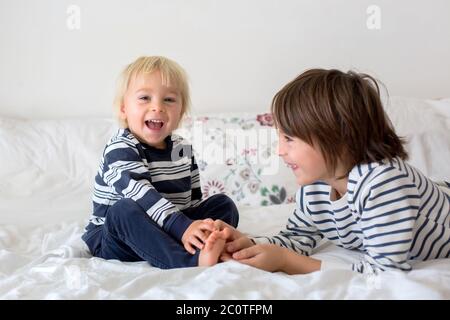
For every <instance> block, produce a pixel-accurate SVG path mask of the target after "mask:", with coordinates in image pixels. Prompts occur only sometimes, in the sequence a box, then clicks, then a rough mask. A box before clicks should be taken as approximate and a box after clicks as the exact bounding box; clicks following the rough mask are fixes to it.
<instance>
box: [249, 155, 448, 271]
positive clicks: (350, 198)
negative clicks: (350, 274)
mask: <svg viewBox="0 0 450 320" xmlns="http://www.w3.org/2000/svg"><path fill="white" fill-rule="evenodd" d="M448 187H449V185H446V184H445V183H444V184H443V185H440V184H437V183H435V182H433V181H431V180H430V179H428V178H427V177H425V176H424V175H423V174H422V173H421V172H420V171H419V170H417V169H416V168H414V167H412V166H411V165H409V164H407V163H405V162H404V161H402V160H401V159H397V158H396V159H393V160H387V161H382V162H379V163H369V164H361V165H357V166H356V167H354V168H353V169H352V170H351V172H350V174H349V178H348V186H347V193H346V194H345V195H344V196H343V197H342V198H340V199H338V200H337V201H331V200H330V191H331V187H330V186H328V185H327V184H325V183H321V182H318V183H315V184H312V185H307V186H303V187H301V188H300V189H299V191H298V192H297V195H296V209H295V211H294V213H293V215H292V216H291V217H290V218H289V220H288V223H287V226H286V229H285V230H283V231H281V232H280V233H279V234H278V235H276V236H273V237H256V238H254V240H255V242H257V243H275V244H278V245H280V246H283V247H286V248H290V249H293V250H294V251H296V252H298V253H300V254H303V255H309V254H311V252H312V249H313V248H314V247H316V245H317V244H318V242H319V241H320V240H321V239H323V238H324V237H325V238H327V239H328V240H329V241H331V242H332V243H334V244H336V245H338V246H340V247H343V248H346V249H356V250H359V251H360V252H362V253H363V256H364V258H363V259H362V260H361V261H360V262H359V263H355V264H352V265H342V264H341V265H339V263H338V264H336V263H334V267H339V268H348V269H352V270H354V271H358V272H361V273H374V272H378V271H379V270H381V271H383V270H389V269H391V270H392V269H396V270H405V271H408V270H411V268H412V267H411V260H419V261H422V260H429V259H438V258H449V256H450V189H449V188H448ZM326 265H327V262H326V261H322V268H323V269H324V268H325V266H326ZM329 265H333V263H330V264H329Z"/></svg>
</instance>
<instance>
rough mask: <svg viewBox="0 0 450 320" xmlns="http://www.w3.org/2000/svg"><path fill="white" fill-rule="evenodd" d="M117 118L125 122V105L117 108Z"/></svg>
mask: <svg viewBox="0 0 450 320" xmlns="http://www.w3.org/2000/svg"><path fill="white" fill-rule="evenodd" d="M119 117H120V119H122V120H126V119H127V115H126V113H125V105H124V104H122V105H120V108H119Z"/></svg>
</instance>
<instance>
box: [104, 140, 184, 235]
mask: <svg viewBox="0 0 450 320" xmlns="http://www.w3.org/2000/svg"><path fill="white" fill-rule="evenodd" d="M103 180H104V181H105V183H106V184H108V185H109V186H111V187H113V188H114V189H115V190H116V192H117V193H118V194H120V195H121V196H123V197H124V198H129V199H132V200H134V201H135V202H136V203H137V204H138V205H139V206H140V207H141V208H142V209H143V210H144V211H145V212H146V213H147V214H148V216H149V217H150V218H151V219H152V220H153V221H155V222H156V223H157V224H158V225H159V226H160V227H161V228H163V230H165V231H166V232H168V233H169V234H171V235H172V236H174V237H175V238H176V239H178V240H181V238H182V236H183V233H184V232H185V230H186V229H187V227H188V226H189V225H190V224H191V223H192V220H191V219H189V218H188V217H186V216H185V215H184V214H183V213H182V212H181V211H179V210H178V209H177V207H176V206H175V205H174V204H172V203H171V202H170V201H168V200H166V199H165V198H163V197H162V196H161V194H160V193H159V192H158V191H157V190H156V189H155V188H154V187H153V185H152V184H151V183H150V181H151V176H150V172H149V171H148V168H147V167H146V166H145V165H144V163H143V162H142V159H141V157H140V155H139V152H138V150H137V149H136V148H135V147H133V146H130V143H129V142H128V141H116V142H114V143H113V144H110V145H109V146H107V148H106V149H105V152H104V160H103Z"/></svg>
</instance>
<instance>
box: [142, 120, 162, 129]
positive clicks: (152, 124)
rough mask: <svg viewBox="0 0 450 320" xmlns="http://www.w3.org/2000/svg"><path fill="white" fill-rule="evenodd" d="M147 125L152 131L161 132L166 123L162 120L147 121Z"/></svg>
mask: <svg viewBox="0 0 450 320" xmlns="http://www.w3.org/2000/svg"><path fill="white" fill-rule="evenodd" d="M145 125H146V126H147V128H149V129H151V130H159V129H161V128H162V127H163V125H164V122H163V121H162V120H146V121H145Z"/></svg>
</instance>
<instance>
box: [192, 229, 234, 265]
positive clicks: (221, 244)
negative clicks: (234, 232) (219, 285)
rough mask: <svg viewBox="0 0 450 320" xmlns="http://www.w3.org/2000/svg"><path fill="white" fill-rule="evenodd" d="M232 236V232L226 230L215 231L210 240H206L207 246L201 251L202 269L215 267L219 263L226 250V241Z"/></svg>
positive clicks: (199, 262) (199, 263) (200, 263)
mask: <svg viewBox="0 0 450 320" xmlns="http://www.w3.org/2000/svg"><path fill="white" fill-rule="evenodd" d="M230 235H231V230H229V229H228V228H224V229H223V230H221V231H218V230H216V231H213V232H212V233H211V234H210V235H209V237H208V239H206V243H205V246H204V247H203V249H202V250H201V251H200V255H199V257H198V265H199V266H200V267H208V266H213V265H215V264H216V263H217V262H218V261H219V257H220V255H221V254H222V252H223V250H224V248H225V241H226V240H227V239H228V237H229V236H230Z"/></svg>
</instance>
